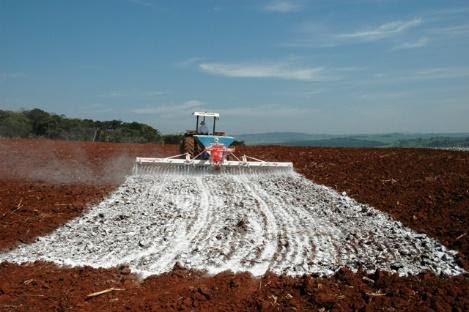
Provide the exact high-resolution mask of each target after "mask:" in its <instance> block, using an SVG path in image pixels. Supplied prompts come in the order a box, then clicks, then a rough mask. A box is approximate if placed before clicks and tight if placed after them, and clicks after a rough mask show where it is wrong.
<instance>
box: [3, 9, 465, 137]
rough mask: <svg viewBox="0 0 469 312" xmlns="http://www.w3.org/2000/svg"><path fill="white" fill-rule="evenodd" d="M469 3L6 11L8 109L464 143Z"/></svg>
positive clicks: (168, 125)
mask: <svg viewBox="0 0 469 312" xmlns="http://www.w3.org/2000/svg"><path fill="white" fill-rule="evenodd" d="M468 55H469V2H467V1H443V0H441V1H436V0H425V1H423V0H422V1H409V0H406V1H399V0H348V1H333V0H330V1H326V0H324V1H320V0H311V1H308V0H265V1H241V0H238V1H234V0H233V1H230V0H217V1H216V0H212V1H177V0H174V1H156V0H100V1H97V0H81V1H66V0H56V1H49V0H30V1H26V0H0V108H3V109H14V110H18V109H21V108H25V109H28V108H32V107H39V108H42V109H44V110H47V111H51V112H55V113H58V114H66V115H67V116H70V117H81V118H85V117H86V118H92V119H100V120H109V119H121V120H124V121H134V120H135V121H141V122H145V123H148V124H151V125H152V126H155V127H157V128H158V129H160V130H161V131H162V132H164V133H171V132H182V131H184V130H185V129H187V128H191V127H193V122H192V117H191V113H192V112H193V111H203V110H209V111H217V112H220V113H221V120H220V127H221V128H223V129H224V130H227V131H229V132H230V133H253V132H270V131H299V132H308V133H331V134H338V133H341V134H349V133H383V132H469V57H468Z"/></svg>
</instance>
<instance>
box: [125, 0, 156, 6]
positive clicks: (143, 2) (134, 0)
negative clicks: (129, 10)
mask: <svg viewBox="0 0 469 312" xmlns="http://www.w3.org/2000/svg"><path fill="white" fill-rule="evenodd" d="M129 2H132V3H135V4H138V5H143V6H151V2H148V1H146V0H129Z"/></svg>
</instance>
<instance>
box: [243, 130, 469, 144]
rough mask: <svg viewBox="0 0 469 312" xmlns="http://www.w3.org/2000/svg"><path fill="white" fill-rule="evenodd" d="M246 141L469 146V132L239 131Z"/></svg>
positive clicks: (258, 142)
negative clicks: (323, 132) (347, 133)
mask: <svg viewBox="0 0 469 312" xmlns="http://www.w3.org/2000/svg"><path fill="white" fill-rule="evenodd" d="M235 137H236V138H237V139H238V140H242V141H244V142H245V143H246V144H247V145H265V144H280V145H289V146H321V147H467V146H469V145H468V142H469V133H385V134H360V135H327V134H308V133H299V132H271V133H258V134H244V135H236V136H235Z"/></svg>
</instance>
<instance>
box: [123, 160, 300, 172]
mask: <svg viewBox="0 0 469 312" xmlns="http://www.w3.org/2000/svg"><path fill="white" fill-rule="evenodd" d="M132 172H133V174H134V175H146V174H153V175H174V174H176V175H179V174H181V175H207V174H215V175H219V174H222V175H223V174H234V175H259V174H267V175H268V174H277V173H281V174H290V173H293V172H294V171H293V170H292V169H291V168H289V167H269V166H262V167H256V166H238V167H223V166H222V167H221V168H219V169H215V168H212V167H210V166H194V165H175V164H155V163H153V164H135V166H134V168H133V170H132Z"/></svg>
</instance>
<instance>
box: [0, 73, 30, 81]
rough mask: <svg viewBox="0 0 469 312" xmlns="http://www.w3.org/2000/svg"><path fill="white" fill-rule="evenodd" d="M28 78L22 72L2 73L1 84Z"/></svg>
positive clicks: (0, 74)
mask: <svg viewBox="0 0 469 312" xmlns="http://www.w3.org/2000/svg"><path fill="white" fill-rule="evenodd" d="M24 77H26V74H25V73H21V72H13V73H6V72H4V73H0V82H3V81H7V80H10V79H16V78H24Z"/></svg>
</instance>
